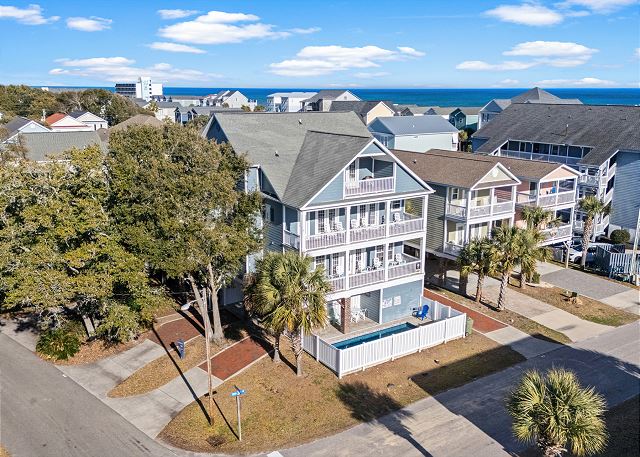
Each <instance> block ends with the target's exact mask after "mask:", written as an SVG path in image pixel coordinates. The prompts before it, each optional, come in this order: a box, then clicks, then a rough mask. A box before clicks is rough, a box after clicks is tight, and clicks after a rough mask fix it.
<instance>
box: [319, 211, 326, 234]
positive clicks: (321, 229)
mask: <svg viewBox="0 0 640 457" xmlns="http://www.w3.org/2000/svg"><path fill="white" fill-rule="evenodd" d="M326 231H327V219H326V212H325V210H323V209H322V210H320V211H318V233H325V232H326Z"/></svg>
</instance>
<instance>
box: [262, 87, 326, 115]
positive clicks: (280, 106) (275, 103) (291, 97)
mask: <svg viewBox="0 0 640 457" xmlns="http://www.w3.org/2000/svg"><path fill="white" fill-rule="evenodd" d="M316 94H317V92H275V93H273V94H269V95H267V106H266V111H267V112H270V113H294V112H298V111H302V105H303V102H304V101H305V100H307V99H309V98H311V97H313V96H314V95H316Z"/></svg>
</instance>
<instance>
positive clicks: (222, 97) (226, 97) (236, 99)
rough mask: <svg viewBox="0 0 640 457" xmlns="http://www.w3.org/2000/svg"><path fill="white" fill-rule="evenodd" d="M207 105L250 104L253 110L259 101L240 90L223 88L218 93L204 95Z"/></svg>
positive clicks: (225, 106) (232, 106) (233, 106)
mask: <svg viewBox="0 0 640 457" xmlns="http://www.w3.org/2000/svg"><path fill="white" fill-rule="evenodd" d="M204 104H205V105H206V106H222V107H224V108H242V107H243V106H248V107H249V108H251V110H253V109H254V108H255V107H256V105H257V104H258V102H257V101H256V100H250V99H249V98H247V97H246V96H245V95H244V94H243V93H242V92H240V91H239V90H221V91H220V92H218V93H217V94H210V95H207V96H206V97H204Z"/></svg>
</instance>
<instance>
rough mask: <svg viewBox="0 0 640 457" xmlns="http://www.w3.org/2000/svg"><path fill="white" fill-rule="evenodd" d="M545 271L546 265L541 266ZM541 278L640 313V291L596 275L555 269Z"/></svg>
mask: <svg viewBox="0 0 640 457" xmlns="http://www.w3.org/2000/svg"><path fill="white" fill-rule="evenodd" d="M541 270H542V271H545V269H544V267H543V268H541ZM554 270H555V271H550V272H548V273H544V274H543V275H542V276H541V279H542V280H543V281H545V282H548V283H549V284H553V285H554V286H558V287H561V288H563V289H568V290H572V291H574V292H578V293H579V294H580V295H584V296H586V297H591V298H593V299H596V300H599V301H601V302H602V303H605V304H607V305H610V306H613V307H615V308H620V309H624V310H625V311H629V312H631V313H635V314H640V291H639V290H638V289H633V288H631V287H628V286H625V285H622V284H618V283H617V282H615V281H609V280H608V279H605V278H600V277H598V276H596V275H593V274H589V273H583V272H582V271H578V270H572V269H570V268H569V269H566V270H565V269H564V268H562V269H554Z"/></svg>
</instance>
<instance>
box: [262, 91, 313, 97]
mask: <svg viewBox="0 0 640 457" xmlns="http://www.w3.org/2000/svg"><path fill="white" fill-rule="evenodd" d="M316 94H317V92H274V93H273V94H269V95H267V98H269V97H280V98H287V97H289V98H309V97H313V96H314V95H316Z"/></svg>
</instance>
